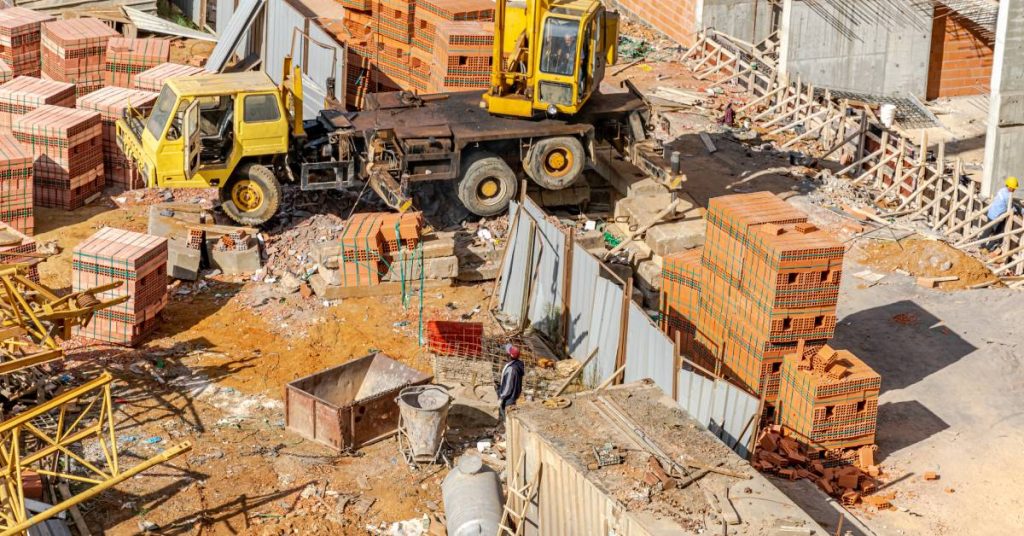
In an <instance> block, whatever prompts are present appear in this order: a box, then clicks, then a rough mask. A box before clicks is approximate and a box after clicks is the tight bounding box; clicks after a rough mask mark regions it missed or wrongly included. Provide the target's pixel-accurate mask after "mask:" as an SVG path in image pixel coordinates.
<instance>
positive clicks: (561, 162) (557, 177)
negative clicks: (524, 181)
mask: <svg viewBox="0 0 1024 536" xmlns="http://www.w3.org/2000/svg"><path fill="white" fill-rule="evenodd" d="M586 161H587V155H586V153H584V152H583V144H582V143H580V140H578V139H576V138H573V137H570V136H560V137H557V138H545V139H543V140H540V141H538V142H536V143H534V144H533V145H532V146H530V149H529V150H528V151H526V159H524V160H523V167H524V168H525V170H526V174H527V175H529V176H530V178H531V179H533V180H534V182H536V183H537V184H539V185H541V186H543V187H545V188H547V189H548V190H561V189H562V188H565V187H567V186H569V185H570V184H572V183H573V182H575V181H576V179H577V178H578V177H579V176H580V174H581V173H583V166H584V165H585V164H586Z"/></svg>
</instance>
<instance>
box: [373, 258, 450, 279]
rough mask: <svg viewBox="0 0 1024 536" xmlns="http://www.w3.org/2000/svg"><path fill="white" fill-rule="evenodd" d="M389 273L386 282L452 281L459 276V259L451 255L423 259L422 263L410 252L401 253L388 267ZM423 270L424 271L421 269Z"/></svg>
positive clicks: (386, 275) (385, 276) (385, 275)
mask: <svg viewBox="0 0 1024 536" xmlns="http://www.w3.org/2000/svg"><path fill="white" fill-rule="evenodd" d="M388 268H389V269H388V273H386V274H384V277H383V280H384V281H401V280H402V279H403V278H404V279H405V280H406V281H410V280H417V279H421V278H422V279H451V278H453V277H455V276H457V275H459V258H458V257H456V256H454V255H451V256H448V257H437V258H433V259H423V262H422V263H421V262H420V258H419V256H418V255H414V254H410V253H408V252H400V254H399V255H396V256H395V259H394V260H392V261H391V264H390V265H389V266H388ZM421 268H422V269H421Z"/></svg>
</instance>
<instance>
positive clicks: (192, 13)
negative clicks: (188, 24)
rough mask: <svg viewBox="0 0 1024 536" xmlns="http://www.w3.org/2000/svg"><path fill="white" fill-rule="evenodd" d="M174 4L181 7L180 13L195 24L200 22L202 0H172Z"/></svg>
mask: <svg viewBox="0 0 1024 536" xmlns="http://www.w3.org/2000/svg"><path fill="white" fill-rule="evenodd" d="M174 5H176V6H178V8H180V9H181V14H182V15H184V16H185V17H186V18H187V19H188V20H190V21H192V22H193V23H195V24H199V23H200V22H202V6H203V2H202V0H174Z"/></svg>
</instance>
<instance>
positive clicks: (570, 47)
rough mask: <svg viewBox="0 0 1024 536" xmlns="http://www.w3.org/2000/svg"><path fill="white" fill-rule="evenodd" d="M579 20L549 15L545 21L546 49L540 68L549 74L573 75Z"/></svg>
mask: <svg viewBox="0 0 1024 536" xmlns="http://www.w3.org/2000/svg"><path fill="white" fill-rule="evenodd" d="M578 36H579V21H575V20H572V19H560V18H557V17H548V19H547V20H546V21H544V49H543V51H542V52H541V60H540V70H541V71H542V72H545V73H548V74H558V75H562V76H572V73H573V72H574V71H575V70H576V42H577V41H578V39H577V37H578Z"/></svg>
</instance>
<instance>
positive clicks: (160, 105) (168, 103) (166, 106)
mask: <svg viewBox="0 0 1024 536" xmlns="http://www.w3.org/2000/svg"><path fill="white" fill-rule="evenodd" d="M177 100H178V96H177V95H175V94H174V92H173V91H171V88H170V87H168V86H164V88H163V89H162V90H160V96H159V97H157V99H156V104H154V105H153V113H152V114H150V115H149V121H148V122H147V123H146V130H148V131H149V133H150V134H152V135H153V137H154V138H156V139H158V140H159V139H160V136H161V135H163V133H164V127H166V126H167V119H168V118H169V117H171V112H173V111H174V103H175V102H176V101H177Z"/></svg>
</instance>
